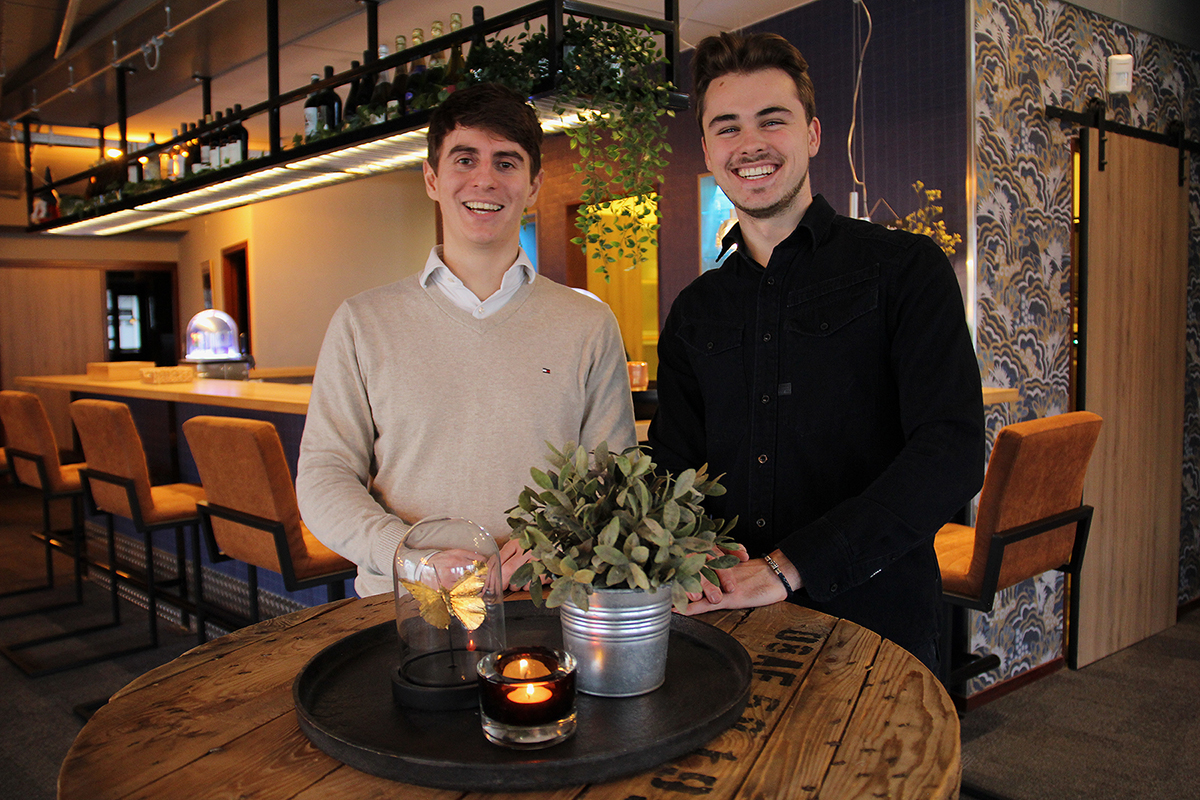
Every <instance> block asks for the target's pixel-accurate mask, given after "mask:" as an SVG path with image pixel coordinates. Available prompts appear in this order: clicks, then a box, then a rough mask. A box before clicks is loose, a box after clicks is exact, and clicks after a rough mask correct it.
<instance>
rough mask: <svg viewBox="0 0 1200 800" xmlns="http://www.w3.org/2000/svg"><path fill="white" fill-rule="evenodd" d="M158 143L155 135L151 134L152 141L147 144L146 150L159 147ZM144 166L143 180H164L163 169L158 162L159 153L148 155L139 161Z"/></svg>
mask: <svg viewBox="0 0 1200 800" xmlns="http://www.w3.org/2000/svg"><path fill="white" fill-rule="evenodd" d="M157 146H158V142H156V141H155V140H154V134H153V133H151V134H150V141H149V142H147V143H146V148H147V149H148V148H151V147H157ZM138 161H140V162H141V164H142V180H146V181H156V180H159V179H160V178H162V169H161V166H160V164H159V160H158V153H156V152H155V153H147V154H146V155H144V156H142V157H141V158H139V159H138Z"/></svg>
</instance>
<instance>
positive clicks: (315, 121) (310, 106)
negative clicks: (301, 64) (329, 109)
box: [304, 72, 323, 141]
mask: <svg viewBox="0 0 1200 800" xmlns="http://www.w3.org/2000/svg"><path fill="white" fill-rule="evenodd" d="M320 80H321V76H320V75H318V74H317V73H315V72H314V73H313V74H312V75H311V76H309V80H308V82H309V84H310V85H311V84H314V83H318V82H319V81H320ZM322 108H323V106H322V105H321V93H320V92H319V91H316V90H313V91H311V92H309V93H308V99H307V100H305V101H304V141H308V140H309V139H310V138H312V136H313V135H314V134H315V133H316V132H317V128H318V126H319V125H320V123H321V109H322Z"/></svg>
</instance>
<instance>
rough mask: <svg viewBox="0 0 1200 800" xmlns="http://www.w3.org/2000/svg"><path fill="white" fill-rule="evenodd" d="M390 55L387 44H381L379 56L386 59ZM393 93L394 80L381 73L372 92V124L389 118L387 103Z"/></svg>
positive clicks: (370, 104)
mask: <svg viewBox="0 0 1200 800" xmlns="http://www.w3.org/2000/svg"><path fill="white" fill-rule="evenodd" d="M387 56H388V49H387V45H386V44H381V45H379V58H380V59H384V58H387ZM391 94H392V82H391V81H389V80H388V79H387V73H386V72H383V73H380V74H379V81H378V82H377V83H376V84H375V90H374V91H373V92H371V102H370V103H369V104H368V105H369V107H370V111H371V124H372V125H377V124H378V123H380V122H383V121H384V120H385V119H387V104H388V97H390V96H391Z"/></svg>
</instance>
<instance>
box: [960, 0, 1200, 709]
mask: <svg viewBox="0 0 1200 800" xmlns="http://www.w3.org/2000/svg"><path fill="white" fill-rule="evenodd" d="M973 10H974V39H975V92H974V97H975V120H974V122H975V163H976V170H975V179H976V198H977V200H976V226H977V231H976V232H977V257H976V263H977V265H978V266H977V297H976V302H977V309H976V310H977V319H978V331H977V336H978V355H979V359H980V367H981V369H982V371H983V376H984V384H985V385H990V386H1016V387H1018V388H1019V389H1020V391H1021V398H1022V399H1021V403H1020V404H1019V405H1016V404H1014V405H1012V406H993V407H989V408H990V409H991V410H990V411H989V417H988V427H989V430H991V431H993V432H994V431H996V430H998V429H999V428H1000V427H1002V426H1003V425H1006V424H1008V423H1011V422H1019V421H1021V420H1025V419H1032V418H1035V417H1043V416H1048V415H1051V414H1059V413H1062V412H1064V411H1066V410H1068V408H1067V406H1068V380H1069V360H1070V324H1069V323H1070V310H1069V307H1068V303H1069V298H1070V291H1069V285H1070V284H1069V281H1070V270H1071V263H1070V262H1071V201H1072V186H1071V182H1072V165H1071V144H1070V140H1071V138H1072V137H1073V136H1074V135H1075V133H1076V130H1075V128H1076V126H1074V125H1072V124H1069V123H1063V122H1059V121H1057V120H1051V119H1048V118H1047V117H1046V114H1045V108H1046V106H1048V105H1055V106H1060V107H1063V108H1067V109H1071V110H1074V111H1082V110H1083V108H1084V106H1085V104H1086V103H1087V100H1088V99H1089V98H1090V97H1102V98H1106V91H1105V84H1104V75H1105V71H1106V63H1107V58H1108V56H1109V55H1112V54H1117V53H1132V54H1133V56H1134V68H1135V73H1134V90H1133V92H1132V93H1131V94H1129V95H1127V96H1116V97H1113V98H1106V99H1109V112H1108V118H1109V119H1112V120H1115V121H1117V122H1120V123H1123V124H1126V125H1132V126H1135V127H1139V128H1143V129H1148V130H1155V131H1160V132H1161V131H1165V130H1166V126H1167V123H1168V122H1169V121H1170V120H1173V119H1181V120H1183V121H1184V123H1185V126H1186V127H1185V130H1186V135H1187V137H1188V138H1190V139H1193V140H1194V139H1196V138H1198V136H1200V52H1197V51H1195V50H1191V49H1189V48H1186V47H1184V46H1182V45H1179V44H1175V43H1173V42H1170V41H1168V40H1166V39H1163V38H1161V37H1157V36H1154V35H1151V34H1147V33H1145V32H1142V31H1139V30H1137V29H1135V28H1132V27H1130V26H1128V25H1125V24H1122V23H1119V22H1116V21H1114V20H1111V19H1108V18H1106V17H1102V16H1100V15H1098V14H1095V13H1093V12H1090V11H1086V10H1083V9H1080V8H1077V7H1075V6H1071V5H1068V4H1066V3H1060V2H1055V1H1054V0H1050V1H1049V2H1046V1H1045V0H974V9H973ZM1189 162H1190V178H1191V189H1190V195H1189V204H1190V218H1191V234H1190V241H1189V251H1188V268H1189V287H1188V330H1187V386H1186V393H1187V399H1186V402H1185V431H1184V467H1183V509H1182V514H1181V541H1180V570H1179V601H1180V603H1185V602H1188V601H1190V600H1193V599H1195V598H1197V597H1200V159H1197V158H1194V157H1193V158H1191V159H1189ZM1062 602H1063V593H1062V577H1061V576H1057V575H1055V574H1053V573H1051V574H1050V575H1048V576H1043V577H1042V578H1040V579H1037V580H1034V581H1028V582H1026V583H1024V584H1021V585H1019V586H1015V587H1013V588H1012V589H1009V590H1007V591H1005V592H1004V593H1002V595H1001V597H999V598H998V599H997V603H996V608H995V610H994V611H993V612H992V613H991V614H987V615H984V614H976V615H974V618H973V623H972V634H971V636H972V642H971V643H972V646H973V649H975V650H977V651H978V650H988V651H992V652H997V653H1001V654H1003V655H1002V658H1003V659H1004V663H1003V664H1002V667H1001V670H1000V672H999V674H995V673H993V674H992V675H990V676H982V677H980V678H977V679H976V680H975V681H974V683H973V684H972V685H971V686H969V687H968V689H969V691H970V692H976V691H979V690H980V689H982V688H985V687H986V686H987V685H989V684H991V683H993V682H995V681H997V680H1002V679H1005V678H1008V677H1011V676H1013V675H1015V674H1017V673H1020V672H1023V671H1025V670H1027V669H1029V668H1030V667H1033V666H1037V665H1039V664H1042V663H1045V662H1047V661H1049V660H1050V659H1052V658H1053V657H1054V656H1056V655H1057V654H1058V652H1059V651H1060V647H1061V631H1060V628H1059V625H1058V620H1060V619H1061V614H1062Z"/></svg>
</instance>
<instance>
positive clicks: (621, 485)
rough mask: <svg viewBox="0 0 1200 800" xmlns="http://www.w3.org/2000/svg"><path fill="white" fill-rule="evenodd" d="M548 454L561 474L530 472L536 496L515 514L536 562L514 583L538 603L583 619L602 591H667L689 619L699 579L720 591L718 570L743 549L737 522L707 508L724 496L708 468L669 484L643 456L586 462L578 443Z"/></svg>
mask: <svg viewBox="0 0 1200 800" xmlns="http://www.w3.org/2000/svg"><path fill="white" fill-rule="evenodd" d="M547 445H548V446H549V447H550V452H551V455H550V457H549V461H550V463H551V465H552V466H553V467H554V470H552V471H550V472H543V471H541V470H540V469H537V468H536V467H534V468H533V469H531V470H530V474H531V475H532V476H533V480H534V482H535V483H536V484H537V485H538V487H539V488H537V489H534V488H531V487H528V486H526V487H525V489H524V490H523V491H522V492H521V494H520V497H519V498H518V500H517V505H516V506H514V507H513V508H511V509H509V511H508V515H509V520H508V522H509V525H510V526H511V527H512V529H513V536H514V537H516V539H517V541H518V543H519V544H520V546H521V548H522V549H523V550H525V551H529V552H531V554H532V557H531V560H530V561H528V562H527V563H525V564H523V565H522V566H521V567H520V568H519V569H518V570H517V571H516V572H515V573H514V574H513V577H512V579H511V582H512V584H513V585H516V586H525V585H528V586H529V592H530V595H531V596H532V597H533V601H534V603H536V604H538V605H540V604H541V603H542V602H543V599H544V601H545V603H546V605H547V606H548V607H550V608H554V607H556V606H560V605H562V604H563V603H565V602H567V601H568V600H570V601H571V602H573V603H574V604H575V605H577V606H579V607H580V608H582V609H584V610H585V611H586V610H587V608H588V597H589V595H591V594H592V592H594V591H595V590H596V589H601V588H618V589H619V588H628V589H641V590H642V591H647V592H649V591H654V590H656V589H658V588H659V587H660V586H666V585H670V586H671V601H672V603H673V604H674V606H675V608H676V609H678V610H680V611H682V610H684V609H685V608H686V607H687V592H699V591H700V577H701V576H704V577H706V578H708V580H710V581H712V582H713V583H717V575H716V573H715V572H714V570H716V569H723V568H726V567H731V566H733V565H734V564H736V563H737V562H738V558H737V556H735V555H731V553H732V552H733V551H735V550H737V549H739V545H738V544H737V543H736V542H735V541H734V540H733V539H732V538H730V537H729V535H728V534H729V532H730V531H731V530H733V527H734V525H735V524H736V523H737V518H736V517H735V518H734V519H732V520H730V521H729V522H727V523H725V522H723V521H722V520H719V519H713V518H712V517H710V516H709V515H708V514H707V513H705V511H704V509H703V507H702V506H701V503H702V502H703V500H704V498H705V497H715V496H718V495H722V494H724V493H725V489H724V487H722V486H721V484H720V483H718V481H717V479H716V478H712V479H710V478H709V477H708V475H707V473H706V470H705V468H704V467H701V468H700V469H699V470H693V469H688V470H684V471H683V472H682V473H680V474H679V476H678V477H672V476H671V475H669V474H662V473H657V472H655V469H654V467H655V464H654V461H653V460H652V459H651V457H650V454H649V453H647V452H646V451H645V450H643V449H642V448H641V447H631V448H629V449H627V450H625V451H624V452H622V453H619V454H617V453H611V452H609V450H608V445H607V444H606V443H604V442H601V443H600V444H599V445H598V446H597V447H596V450H595V453H593V454H592V456H591V458H589V456H588V452H587V450H586V449H585V448H583V447H582V446H578V447H577V446H576V445H575V443H574V442H569V443H567V445H566V447H564V448H563V449H562V450H561V451H559V450H558V449H556V448H555V447H554V445H551V444H550V443H549V442H547ZM543 578H545V579H547V580H548V582H549V583H548V585H549V593H548V594H547V595H545V597H544V598H543V592H544V590H545V587H543V583H542V581H543Z"/></svg>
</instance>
